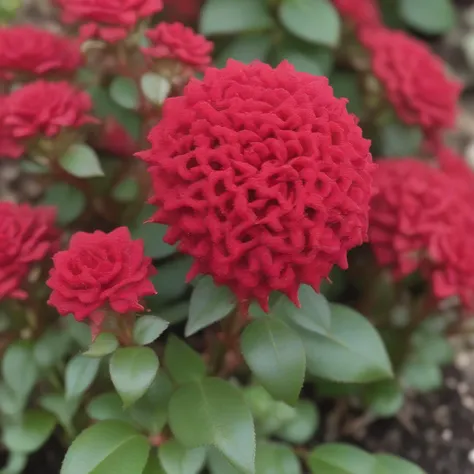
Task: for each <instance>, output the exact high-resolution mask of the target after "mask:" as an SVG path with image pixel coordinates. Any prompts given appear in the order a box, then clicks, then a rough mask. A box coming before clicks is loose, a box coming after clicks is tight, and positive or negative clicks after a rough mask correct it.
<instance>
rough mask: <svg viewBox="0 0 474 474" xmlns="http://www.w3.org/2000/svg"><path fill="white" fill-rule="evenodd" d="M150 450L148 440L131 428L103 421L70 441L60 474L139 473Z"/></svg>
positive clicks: (115, 422)
mask: <svg viewBox="0 0 474 474" xmlns="http://www.w3.org/2000/svg"><path fill="white" fill-rule="evenodd" d="M149 450H150V447H149V445H148V440H147V439H146V438H145V437H144V436H143V435H141V434H140V433H138V432H137V431H136V430H135V429H134V428H133V427H132V426H131V425H129V424H127V423H124V422H121V421H102V422H100V423H97V424H96V425H93V426H92V427H90V428H87V429H86V430H84V431H83V432H82V433H81V434H80V435H79V436H78V437H77V438H76V439H75V440H74V441H73V443H72V445H71V446H70V448H69V450H68V451H67V453H66V457H65V459H64V462H63V465H62V467H61V473H60V474H111V473H113V474H132V473H137V474H138V473H142V472H143V470H144V468H145V466H146V464H147V461H148V453H149Z"/></svg>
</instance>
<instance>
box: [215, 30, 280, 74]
mask: <svg viewBox="0 0 474 474" xmlns="http://www.w3.org/2000/svg"><path fill="white" fill-rule="evenodd" d="M270 48H271V37H270V35H268V34H260V33H256V34H250V35H242V36H237V37H236V38H234V39H233V40H232V41H231V43H230V44H229V45H228V46H227V47H226V48H225V49H224V50H223V51H222V52H221V53H220V54H219V56H218V58H217V60H216V62H215V65H216V67H221V68H222V67H225V65H226V63H227V61H228V60H229V59H235V60H236V61H240V62H242V63H244V64H249V63H251V62H252V61H255V60H256V59H258V60H260V61H265V59H266V57H267V55H268V53H269V52H270Z"/></svg>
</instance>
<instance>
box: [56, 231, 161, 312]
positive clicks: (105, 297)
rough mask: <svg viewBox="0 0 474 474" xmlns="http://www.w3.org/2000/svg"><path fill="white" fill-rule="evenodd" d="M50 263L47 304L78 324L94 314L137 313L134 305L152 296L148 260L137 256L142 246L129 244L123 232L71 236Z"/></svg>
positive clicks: (150, 270)
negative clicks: (104, 311)
mask: <svg viewBox="0 0 474 474" xmlns="http://www.w3.org/2000/svg"><path fill="white" fill-rule="evenodd" d="M53 261H54V267H53V268H52V269H51V272H50V277H49V280H48V281H47V285H48V286H49V287H50V288H51V289H52V290H53V291H52V293H51V297H50V298H49V301H48V303H49V304H50V305H51V306H54V307H55V308H56V309H57V310H58V312H59V313H60V314H61V315H67V314H69V313H72V314H73V315H74V317H75V318H76V319H77V320H78V321H81V320H83V319H84V318H86V317H89V316H91V315H93V313H94V312H96V311H97V310H99V309H107V308H110V309H112V310H113V311H115V312H116V313H121V314H125V313H128V312H132V311H142V310H143V309H144V308H143V306H142V305H141V304H140V300H141V299H142V298H143V297H145V296H149V295H154V294H155V293H156V291H155V288H154V287H153V284H152V283H151V281H150V279H149V277H150V276H151V275H153V274H154V273H155V269H154V267H153V266H152V265H151V258H148V257H145V255H144V254H143V241H142V240H136V241H133V240H132V239H131V237H130V232H129V231H128V229H127V228H126V227H119V228H118V229H115V230H114V231H112V232H110V233H109V234H105V233H104V232H101V231H96V232H94V233H92V234H87V233H85V232H77V233H76V234H74V235H73V236H72V238H71V242H70V245H69V249H68V250H65V251H63V252H58V253H57V254H56V255H55V256H54V257H53Z"/></svg>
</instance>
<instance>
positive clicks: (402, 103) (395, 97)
mask: <svg viewBox="0 0 474 474" xmlns="http://www.w3.org/2000/svg"><path fill="white" fill-rule="evenodd" d="M360 39H361V42H362V44H363V45H364V46H365V47H367V49H368V51H369V54H370V56H371V58H372V72H373V74H374V75H375V76H376V77H377V78H378V79H379V81H380V82H381V83H382V84H383V86H384V89H385V91H386V95H387V98H388V99H389V101H390V102H391V103H392V105H393V106H394V108H395V110H396V112H397V114H398V116H399V117H400V118H401V119H402V120H403V121H404V122H405V123H407V124H411V125H420V126H421V127H422V128H423V130H424V131H425V133H426V134H427V135H433V134H435V135H436V134H438V133H439V131H441V130H442V129H445V128H450V127H452V126H453V125H454V122H455V117H456V103H457V100H458V98H459V94H460V92H461V85H460V84H459V83H458V82H456V81H454V80H450V79H449V78H448V77H447V76H446V73H445V71H444V66H443V63H442V61H441V60H440V59H439V58H437V57H436V56H435V55H434V54H433V53H432V52H431V51H430V50H429V48H428V47H427V46H425V45H424V44H423V43H422V42H421V41H418V40H416V39H415V38H411V37H410V36H408V35H407V34H406V33H404V32H402V31H394V30H389V29H387V28H365V29H363V30H362V32H361V35H360Z"/></svg>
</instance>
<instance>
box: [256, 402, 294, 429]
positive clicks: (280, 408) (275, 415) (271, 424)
mask: <svg viewBox="0 0 474 474" xmlns="http://www.w3.org/2000/svg"><path fill="white" fill-rule="evenodd" d="M295 416H296V409H295V408H294V407H291V406H290V405H287V404H286V403H283V402H274V405H273V407H272V409H271V410H270V412H269V413H268V414H267V416H265V417H263V418H262V419H261V420H258V421H259V422H258V424H257V434H258V435H259V436H266V437H268V436H273V435H276V434H277V433H278V431H279V430H281V429H282V428H283V427H285V426H286V425H287V424H288V423H291V422H292V421H293V420H294V419H295Z"/></svg>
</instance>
